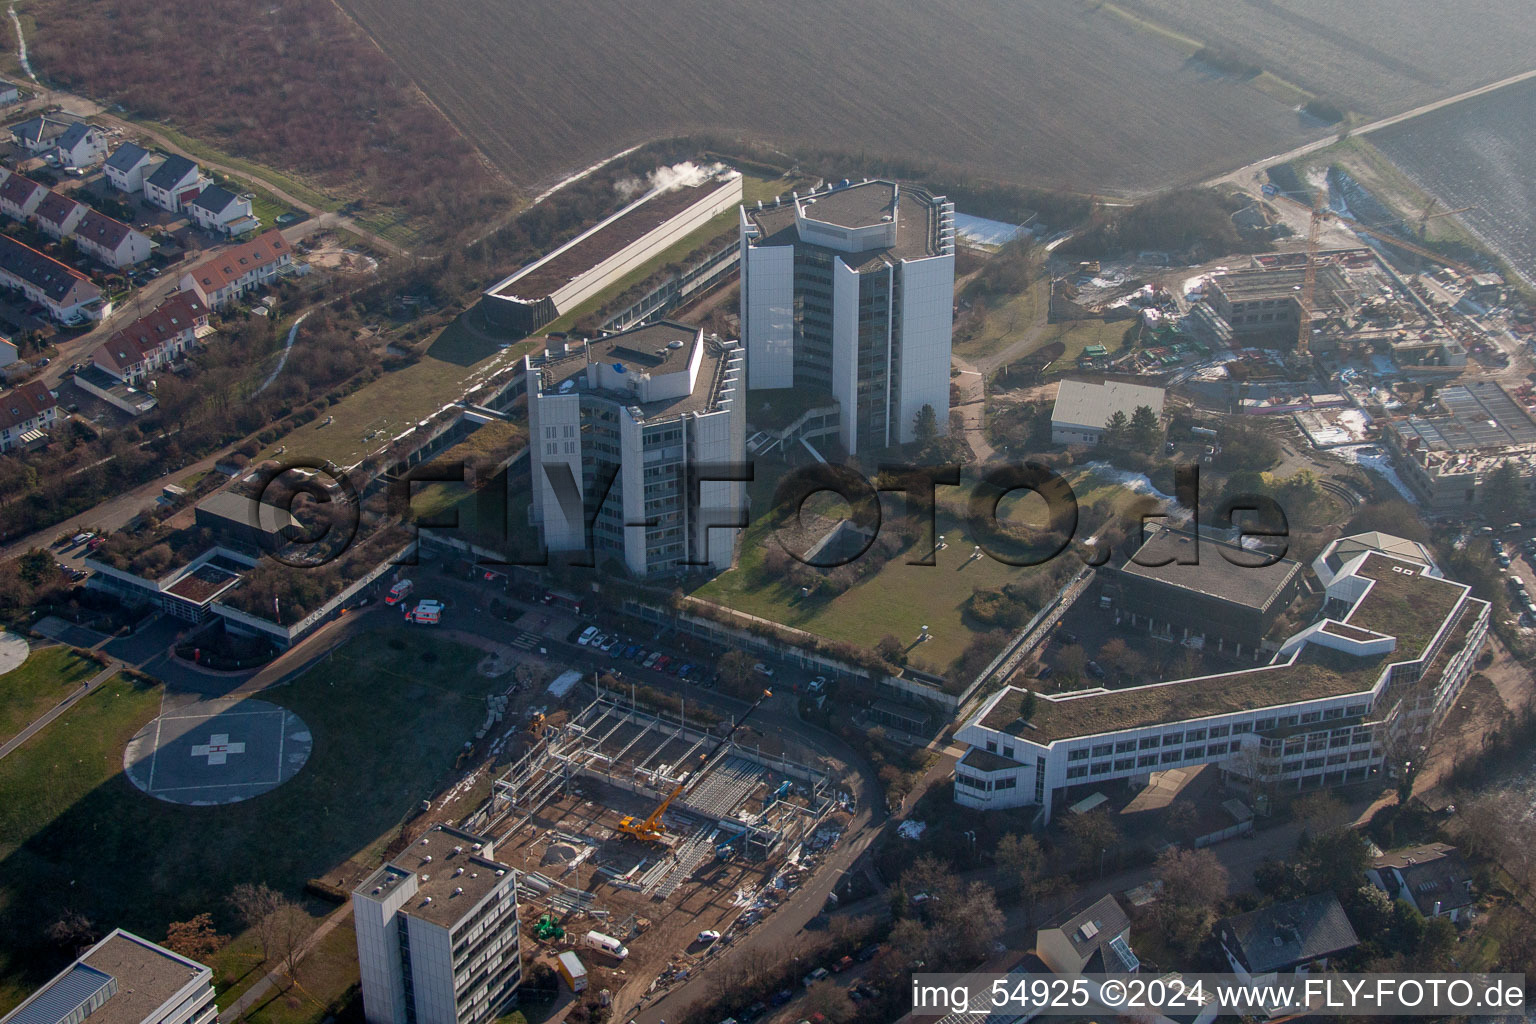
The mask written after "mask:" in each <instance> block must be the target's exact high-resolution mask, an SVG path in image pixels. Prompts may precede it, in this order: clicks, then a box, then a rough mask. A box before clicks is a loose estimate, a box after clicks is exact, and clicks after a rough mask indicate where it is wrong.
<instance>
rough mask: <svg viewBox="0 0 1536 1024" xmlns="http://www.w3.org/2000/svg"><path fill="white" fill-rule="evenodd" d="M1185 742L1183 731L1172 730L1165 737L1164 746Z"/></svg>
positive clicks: (1173, 745)
mask: <svg viewBox="0 0 1536 1024" xmlns="http://www.w3.org/2000/svg"><path fill="white" fill-rule="evenodd" d="M1183 742H1184V734H1183V733H1181V732H1171V733H1169V734H1168V735H1166V736H1164V737H1163V746H1165V747H1176V746H1178V745H1179V744H1180V743H1183Z"/></svg>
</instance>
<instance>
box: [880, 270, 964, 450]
mask: <svg viewBox="0 0 1536 1024" xmlns="http://www.w3.org/2000/svg"><path fill="white" fill-rule="evenodd" d="M954 295H955V258H954V257H953V256H934V257H932V258H930V259H925V260H915V261H912V262H907V263H903V264H902V265H901V338H900V345H901V352H900V356H899V360H900V366H901V375H900V378H901V393H900V394H899V395H898V396H897V397H896V400H895V402H894V403H893V405H894V406H895V408H893V409H892V410H891V416H892V417H893V419H894V422H895V425H896V427H897V430H896V432H895V436H896V440H897V441H898V442H899V443H901V444H906V443H908V442H910V441H912V440H913V436H914V435H913V429H912V428H913V425H914V424H915V422H916V420H917V414H918V411H919V410H920V409H922V407H923V406H925V405H931V406H933V411H934V414H935V416H936V417H937V419H938V428H939V433H940V434H945V433H948V432H949V367H950V342H951V338H952V335H953V327H954Z"/></svg>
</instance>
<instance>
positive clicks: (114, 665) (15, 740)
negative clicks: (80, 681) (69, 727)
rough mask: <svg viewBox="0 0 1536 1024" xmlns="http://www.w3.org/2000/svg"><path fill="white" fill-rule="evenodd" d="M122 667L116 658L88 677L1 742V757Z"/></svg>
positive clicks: (90, 692)
mask: <svg viewBox="0 0 1536 1024" xmlns="http://www.w3.org/2000/svg"><path fill="white" fill-rule="evenodd" d="M122 668H123V664H122V662H119V661H116V660H114V661H112V662H111V663H109V664H108V665H107V667H106V668H104V669H102V670H101V671H100V672H98V673H96V674H95V675H94V676H92V677H91V678H90V679H87V680H86V681H85V684H84V685H83V686H81V687H80V689H78V690H76V691H75V692H74V693H72V694H70V695H69V696H68V697H65V698H64V699H63V700H62V701H60V702H59V703H58V705H57V706H56V707H55V708H54V709H53V710H52V711H49V712H48V713H47V714H45V715H43V716H42V717H41V718H39V719H38V720H37V721H35V722H33V723H32V724H31V725H29V726H27V727H26V728H25V729H23V730H21V732H19V733H17V734H16V735H15V736H14V737H12V738H11V739H9V740H6V741H5V742H4V743H0V758H4V757H5V756H6V755H8V754H9V753H10V752H11V751H13V750H15V749H16V748H17V747H19V746H21V745H22V744H23V743H25V742H27V740H29V739H31V738H32V737H33V736H36V735H37V734H38V733H39V732H41V731H42V730H43V729H45V728H46V727H47V726H48V724H49V723H50V722H52V721H53V720H54V719H55V718H58V717H59V716H60V715H62V714H63V713H64V712H66V711H68V710H69V709H70V708H72V707H74V706H75V705H76V704H77V703H79V702H80V700H81V699H83V698H85V697H88V696H90V695H91V694H92V693H94V692H95V691H96V689H97V688H98V687H100V686H101V684H102V683H104V682H106V681H107V680H108V679H111V678H112V677H113V676H115V675H117V673H118V672H119V671H121V670H122Z"/></svg>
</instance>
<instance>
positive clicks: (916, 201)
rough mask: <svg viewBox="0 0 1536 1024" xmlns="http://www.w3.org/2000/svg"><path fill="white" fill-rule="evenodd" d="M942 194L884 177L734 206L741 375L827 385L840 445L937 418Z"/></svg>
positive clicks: (951, 275)
mask: <svg viewBox="0 0 1536 1024" xmlns="http://www.w3.org/2000/svg"><path fill="white" fill-rule="evenodd" d="M954 239H955V228H954V205H953V204H951V203H949V202H947V201H946V200H945V199H944V198H943V197H942V196H934V195H931V194H929V193H928V192H926V191H924V190H922V189H919V188H913V187H911V186H908V185H897V184H896V183H894V182H890V181H866V182H862V183H860V184H857V185H850V184H847V183H844V184H843V185H840V186H832V187H830V188H828V189H826V190H824V191H820V192H812V193H809V194H807V195H803V196H802V195H799V194H791V196H790V197H789V198H788V199H787V200H786V199H780V200H779V201H777V202H775V203H774V204H773V205H764V204H759V205H758V206H756V207H755V208H748V207H743V208H742V211H741V268H742V277H741V321H742V340H743V342H744V343H745V345H746V347H747V372H748V381H747V384H748V386H749V387H750V388H751V389H752V390H754V391H756V390H759V389H783V388H804V387H811V388H815V389H818V390H822V391H830V392H831V393H832V395H833V397H834V398H836V399H837V402H838V404H839V406H840V407H841V424H840V434H839V440H840V441H841V442H842V444H843V447H844V448H845V449H846V450H847V451H848V452H850V453H854V452H858V451H860V450H873V449H878V448H884V447H887V446H889V445H893V444H905V443H907V442H909V441H911V440H913V439H914V436H915V433H916V431H915V425H916V422H917V418H918V415H919V414H920V413H921V411H922V409H923V407H924V406H931V407H932V408H933V411H934V416H935V421H936V426H937V428H938V431H939V432H940V433H943V432H945V431H946V430H948V427H949V359H950V340H951V339H950V336H951V331H952V327H953V322H954V317H953V313H954V286H955V241H954Z"/></svg>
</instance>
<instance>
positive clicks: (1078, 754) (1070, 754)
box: [1067, 747, 1088, 761]
mask: <svg viewBox="0 0 1536 1024" xmlns="http://www.w3.org/2000/svg"><path fill="white" fill-rule="evenodd" d="M1067 760H1068V761H1086V760H1088V748H1087V747H1078V748H1077V749H1076V750H1069V751H1067Z"/></svg>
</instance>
